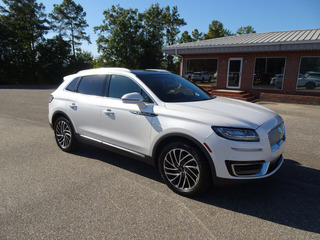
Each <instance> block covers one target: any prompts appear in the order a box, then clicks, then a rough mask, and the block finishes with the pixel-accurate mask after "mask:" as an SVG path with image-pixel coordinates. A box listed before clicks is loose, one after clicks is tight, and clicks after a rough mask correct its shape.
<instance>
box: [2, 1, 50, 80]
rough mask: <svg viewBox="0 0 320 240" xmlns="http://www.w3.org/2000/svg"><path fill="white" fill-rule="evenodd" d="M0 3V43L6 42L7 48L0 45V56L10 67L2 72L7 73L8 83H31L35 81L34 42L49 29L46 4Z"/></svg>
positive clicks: (41, 38)
mask: <svg viewBox="0 0 320 240" xmlns="http://www.w3.org/2000/svg"><path fill="white" fill-rule="evenodd" d="M3 3H4V5H5V6H1V7H0V12H1V16H0V22H1V28H2V29H1V30H3V31H4V34H1V42H5V44H6V46H5V48H6V49H5V50H4V49H3V48H2V47H1V50H2V53H1V55H2V58H3V59H2V60H4V62H6V64H7V65H9V66H6V67H8V68H7V69H2V71H1V72H6V74H7V75H8V76H7V77H8V79H10V81H11V83H34V82H36V81H37V76H36V73H37V69H36V60H37V59H36V57H37V51H36V45H37V44H38V43H39V42H41V41H42V40H43V36H44V34H45V33H46V32H47V30H48V26H47V23H48V21H47V19H46V14H45V13H44V9H45V7H44V5H43V4H42V3H40V4H38V3H37V2H36V0H3ZM4 38H5V39H4ZM1 67H5V66H1ZM6 74H5V75H6ZM9 76H10V78H9ZM2 77H3V76H2Z"/></svg>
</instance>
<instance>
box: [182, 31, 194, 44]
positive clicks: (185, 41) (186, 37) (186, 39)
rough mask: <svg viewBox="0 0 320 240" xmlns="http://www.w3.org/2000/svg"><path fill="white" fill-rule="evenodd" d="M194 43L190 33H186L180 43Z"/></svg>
mask: <svg viewBox="0 0 320 240" xmlns="http://www.w3.org/2000/svg"><path fill="white" fill-rule="evenodd" d="M188 42H193V39H192V37H191V36H190V34H189V32H188V31H184V32H183V33H182V34H181V37H180V38H179V43H188Z"/></svg>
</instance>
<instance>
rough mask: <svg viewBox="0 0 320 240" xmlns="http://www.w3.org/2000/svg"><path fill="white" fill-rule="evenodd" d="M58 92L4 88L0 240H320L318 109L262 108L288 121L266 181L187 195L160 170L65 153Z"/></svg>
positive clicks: (100, 155)
mask: <svg viewBox="0 0 320 240" xmlns="http://www.w3.org/2000/svg"><path fill="white" fill-rule="evenodd" d="M50 92H52V90H50V89H49V90H45V89H44V90H26V89H0V239H1V240H4V239H320V137H319V136H320V106H310V105H297V104H281V103H268V102H261V103H259V104H262V105H264V106H266V107H268V108H270V109H273V110H275V111H276V112H278V113H279V114H280V115H281V116H282V117H283V119H284V120H285V123H286V130H287V145H286V151H285V154H284V156H285V162H284V165H283V167H282V168H281V169H280V171H279V172H278V173H277V174H276V175H274V176H273V177H271V178H270V179H268V180H264V181H260V182H254V183H249V184H241V185H231V186H224V187H213V188H211V189H210V190H209V191H207V192H206V193H205V194H203V195H202V196H200V197H197V198H193V199H189V198H184V197H181V196H179V195H177V194H175V193H173V192H172V191H171V190H170V189H169V188H168V187H167V186H166V185H165V184H164V183H163V182H162V181H161V179H160V176H159V174H158V173H157V170H156V169H155V168H153V167H152V166H149V165H146V164H144V163H141V162H138V161H136V160H133V159H130V158H126V157H123V156H120V155H117V154H114V153H110V152H108V151H105V150H101V149H98V148H94V147H89V146H84V147H82V148H81V149H79V150H78V151H77V152H76V153H75V154H67V153H64V152H62V151H61V150H59V148H58V147H57V146H56V143H55V141H54V137H53V131H52V130H51V128H50V127H49V124H48V120H47V111H48V110H47V102H48V98H49V95H50Z"/></svg>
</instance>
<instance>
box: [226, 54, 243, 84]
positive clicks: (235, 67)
mask: <svg viewBox="0 0 320 240" xmlns="http://www.w3.org/2000/svg"><path fill="white" fill-rule="evenodd" d="M241 75H242V58H230V59H229V68H228V81H227V88H234V89H239V88H240V84H241Z"/></svg>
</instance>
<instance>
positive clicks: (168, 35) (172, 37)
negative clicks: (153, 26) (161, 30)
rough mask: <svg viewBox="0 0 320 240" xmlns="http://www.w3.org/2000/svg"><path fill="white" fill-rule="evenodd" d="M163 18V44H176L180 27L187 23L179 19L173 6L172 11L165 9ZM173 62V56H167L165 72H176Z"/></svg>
mask: <svg viewBox="0 0 320 240" xmlns="http://www.w3.org/2000/svg"><path fill="white" fill-rule="evenodd" d="M163 18H164V22H165V39H166V40H165V44H166V45H173V44H175V43H177V36H178V34H179V33H180V27H182V26H184V25H186V24H187V23H186V22H185V21H184V19H183V18H180V14H179V13H178V7H177V6H174V7H173V8H172V10H171V9H170V7H169V6H167V7H165V9H164V14H163ZM173 60H174V58H173V56H171V55H168V56H167V70H169V71H176V65H175V64H174V61H173Z"/></svg>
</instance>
